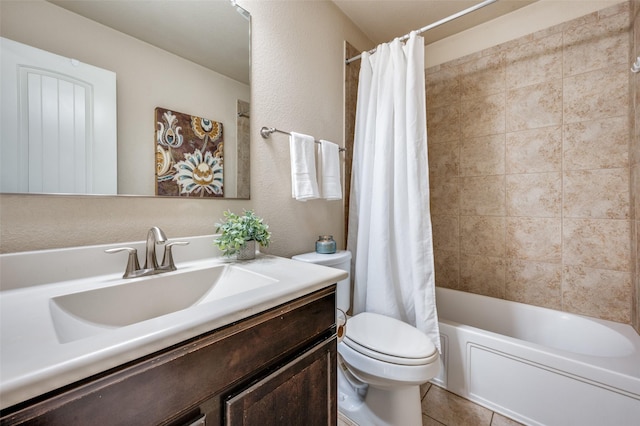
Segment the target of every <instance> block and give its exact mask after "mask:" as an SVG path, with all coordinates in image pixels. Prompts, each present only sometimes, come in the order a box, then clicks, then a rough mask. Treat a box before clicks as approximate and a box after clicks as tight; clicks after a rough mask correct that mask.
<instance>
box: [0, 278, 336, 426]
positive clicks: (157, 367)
mask: <svg viewBox="0 0 640 426" xmlns="http://www.w3.org/2000/svg"><path fill="white" fill-rule="evenodd" d="M334 325H335V286H331V287H328V288H326V289H323V290H320V291H317V292H315V293H312V294H310V295H307V296H304V297H301V298H299V299H296V300H294V301H292V302H289V303H287V304H284V305H281V306H279V307H276V308H273V309H271V310H269V311H266V312H264V313H261V314H258V315H256V316H253V317H250V318H248V319H245V320H242V321H240V322H238V323H235V324H231V325H229V326H226V327H224V328H221V329H218V330H215V331H212V332H210V333H207V334H204V335H202V336H199V337H198V338H195V339H192V340H189V341H187V342H184V343H183V344H181V345H177V346H174V347H172V348H168V349H166V350H164V351H161V352H158V353H155V354H152V355H150V356H148V357H145V358H144V359H141V360H138V361H136V362H133V363H129V364H127V365H124V366H122V367H119V368H116V369H113V370H110V371H108V372H105V373H103V374H101V375H98V376H95V377H92V378H89V379H86V380H84V381H82V382H80V383H77V384H76V385H72V386H70V387H67V388H66V390H65V391H64V392H58V394H56V392H55V391H54V392H53V393H52V394H49V395H48V398H47V399H43V400H40V401H31V404H29V405H28V406H26V407H24V408H21V409H19V410H17V411H15V412H12V413H10V414H9V413H5V412H3V413H2V419H1V420H0V425H2V426H5V425H14V424H16V425H17V424H29V425H41V424H42V425H43V424H46V425H64V426H69V425H88V424H100V425H123V426H130V425H132V424H135V425H155V424H161V423H167V422H169V421H171V419H175V418H177V417H179V416H180V415H182V414H184V413H185V412H187V411H189V410H190V409H193V408H195V407H197V406H198V405H199V404H200V403H202V402H203V401H205V400H207V399H210V398H211V397H212V396H214V395H216V394H219V393H221V392H223V391H225V390H226V389H230V388H232V387H233V386H234V385H236V384H237V383H239V382H241V381H244V380H247V379H248V378H249V377H251V376H253V375H256V374H257V372H259V371H260V370H263V369H266V368H269V367H270V366H272V365H275V364H277V363H278V362H279V361H281V360H282V359H284V358H286V357H289V356H291V355H292V354H295V353H297V352H300V351H301V350H303V349H304V348H306V347H309V346H312V345H313V344H314V343H315V342H318V341H321V340H325V339H329V338H331V337H332V336H333V332H334ZM21 405H22V404H21ZM24 405H26V404H24ZM9 410H11V409H9ZM7 411H8V410H7ZM207 423H209V422H207ZM214 424H215V423H214Z"/></svg>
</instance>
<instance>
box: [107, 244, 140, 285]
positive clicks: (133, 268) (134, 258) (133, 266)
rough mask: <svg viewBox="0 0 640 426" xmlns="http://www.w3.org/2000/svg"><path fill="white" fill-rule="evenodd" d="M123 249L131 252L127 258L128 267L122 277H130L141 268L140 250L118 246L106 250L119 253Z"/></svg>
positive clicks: (110, 252)
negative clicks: (139, 260)
mask: <svg viewBox="0 0 640 426" xmlns="http://www.w3.org/2000/svg"><path fill="white" fill-rule="evenodd" d="M121 251H128V252H129V259H128V260H127V267H126V269H125V271H124V275H122V278H129V277H131V276H133V275H135V273H136V272H137V271H139V270H140V263H139V262H138V250H136V249H134V248H132V247H116V248H112V249H107V250H105V251H104V252H105V253H109V254H112V253H119V252H121Z"/></svg>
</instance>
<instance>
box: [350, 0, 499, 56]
mask: <svg viewBox="0 0 640 426" xmlns="http://www.w3.org/2000/svg"><path fill="white" fill-rule="evenodd" d="M497 1H498V0H485V1H483V2H482V3H478V4H476V5H475V6H471V7H468V8H466V9H464V10H461V11H460V12H458V13H454V14H453V15H451V16H447V17H446V18H443V19H441V20H439V21H436V22H434V23H433V24H429V25H427V26H426V27H422V28H420V29H419V30H416V32H417V33H418V34H422V33H424V32H425V31H429V30H430V29H432V28H435V27H439V26H440V25H442V24H446V23H447V22H450V21H453V20H454V19H458V18H459V17H461V16H464V15H466V14H468V13H471V12H475V11H476V10H478V9H481V8H483V7H485V6H489V5H490V4H491V3H495V2H497ZM412 32H413V31H412ZM410 34H411V33H409V34H405V35H403V36H402V37H400V41H405V40H408V39H409V35H410ZM375 51H376V49H375V48H373V49H371V50H369V53H373V52H375ZM361 57H362V54H359V55H357V56H354V57H353V58H350V59H347V60H346V61H345V63H346V64H347V65H348V64H350V63H351V62H354V61H357V60H358V59H360V58H361Z"/></svg>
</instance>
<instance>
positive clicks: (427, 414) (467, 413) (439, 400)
mask: <svg viewBox="0 0 640 426" xmlns="http://www.w3.org/2000/svg"><path fill="white" fill-rule="evenodd" d="M443 425H444V426H518V425H521V423H518V422H516V421H514V420H511V419H509V418H507V417H504V416H502V415H500V414H498V413H494V412H493V411H491V410H489V409H487V408H484V407H482V406H480V405H477V404H474V403H473V402H471V401H469V400H467V399H464V398H461V397H459V396H458V395H455V394H453V393H451V392H448V391H446V390H444V389H442V388H441V387H438V386H435V385H432V384H430V383H428V384H426V385H424V386H423V387H422V426H443ZM338 426H369V425H356V424H355V423H354V422H352V421H350V420H349V419H348V418H346V417H344V416H343V415H342V414H340V415H339V416H338ZM398 426H405V425H398Z"/></svg>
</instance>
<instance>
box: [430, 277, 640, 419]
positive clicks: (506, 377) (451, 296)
mask: <svg viewBox="0 0 640 426" xmlns="http://www.w3.org/2000/svg"><path fill="white" fill-rule="evenodd" d="M436 303H437V307H438V316H439V319H440V321H439V323H440V335H441V337H440V338H441V343H442V362H443V368H442V370H441V372H440V375H439V376H438V377H437V378H435V379H434V380H432V381H433V382H434V383H435V384H437V385H439V386H442V387H444V388H446V389H447V390H449V391H451V392H453V393H456V394H458V395H460V396H463V397H465V398H467V399H469V400H471V401H473V402H476V403H478V404H480V405H483V406H485V407H487V408H489V409H491V410H493V411H496V412H499V413H501V414H504V415H506V416H508V417H511V418H513V419H515V420H518V421H520V422H522V423H524V424H527V425H547V426H553V425H580V426H585V425H598V426H601V425H607V426H631V425H640V336H638V334H637V333H636V332H635V331H634V330H633V329H632V328H631V326H629V325H624V324H619V323H615V322H611V321H604V320H598V319H594V318H589V317H584V316H580V315H574V314H568V313H565V312H560V311H555V310H552V309H545V308H540V307H536V306H531V305H525V304H522V303H516V302H510V301H506V300H501V299H495V298H492V297H486V296H480V295H476V294H470V293H465V292H461V291H456V290H450V289H445V288H439V287H438V288H437V289H436Z"/></svg>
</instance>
